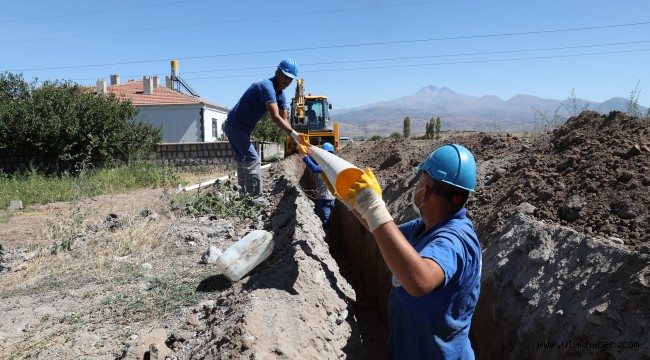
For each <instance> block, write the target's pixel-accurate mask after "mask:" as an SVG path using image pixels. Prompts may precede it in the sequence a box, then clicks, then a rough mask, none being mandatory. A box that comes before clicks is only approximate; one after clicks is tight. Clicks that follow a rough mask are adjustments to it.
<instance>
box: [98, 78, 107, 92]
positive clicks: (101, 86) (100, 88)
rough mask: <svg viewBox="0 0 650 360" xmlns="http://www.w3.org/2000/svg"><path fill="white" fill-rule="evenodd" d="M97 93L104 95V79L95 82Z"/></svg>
mask: <svg viewBox="0 0 650 360" xmlns="http://www.w3.org/2000/svg"><path fill="white" fill-rule="evenodd" d="M97 93H98V94H100V95H106V81H104V79H99V80H97Z"/></svg>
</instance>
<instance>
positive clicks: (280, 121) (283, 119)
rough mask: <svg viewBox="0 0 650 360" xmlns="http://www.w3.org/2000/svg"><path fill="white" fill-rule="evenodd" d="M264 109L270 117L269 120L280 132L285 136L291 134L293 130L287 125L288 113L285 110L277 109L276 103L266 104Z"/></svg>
mask: <svg viewBox="0 0 650 360" xmlns="http://www.w3.org/2000/svg"><path fill="white" fill-rule="evenodd" d="M266 108H267V109H268V110H269V114H270V115H271V120H273V122H274V123H275V124H276V125H277V126H278V127H279V128H280V129H282V131H284V132H285V133H286V134H287V135H291V132H292V131H293V129H292V128H291V125H290V124H289V120H288V118H289V112H288V111H287V109H282V110H280V108H278V104H277V103H271V102H267V103H266Z"/></svg>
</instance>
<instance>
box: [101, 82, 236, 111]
mask: <svg viewBox="0 0 650 360" xmlns="http://www.w3.org/2000/svg"><path fill="white" fill-rule="evenodd" d="M93 89H94V91H95V93H97V89H95V88H94V87H93ZM106 91H107V92H109V93H113V94H115V95H116V96H121V97H124V98H129V99H131V102H132V103H133V105H135V106H146V105H179V104H206V105H211V106H214V107H217V108H220V109H223V110H228V109H227V108H225V107H223V106H221V105H217V104H215V103H213V102H210V101H207V100H205V99H202V98H200V97H196V96H190V95H187V94H184V93H182V92H180V91H176V90H172V89H170V88H166V87H155V88H154V89H153V94H144V83H143V82H142V81H137V80H133V81H128V82H125V83H121V84H117V85H108V86H106Z"/></svg>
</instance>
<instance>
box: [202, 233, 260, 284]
mask: <svg viewBox="0 0 650 360" xmlns="http://www.w3.org/2000/svg"><path fill="white" fill-rule="evenodd" d="M272 252H273V234H272V233H270V232H268V231H265V230H254V231H251V232H250V233H248V234H247V235H246V236H244V237H243V238H241V239H239V241H237V242H236V243H234V244H233V245H231V246H230V247H229V248H228V249H227V250H226V251H224V252H223V254H221V256H219V258H218V259H217V261H216V262H215V264H216V265H217V268H218V269H219V271H220V272H221V273H222V274H224V275H225V276H226V277H227V278H228V279H229V280H230V281H237V280H239V279H241V278H243V277H244V276H246V274H248V273H249V272H250V271H251V270H253V269H254V268H255V267H256V266H257V265H259V264H260V263H261V262H262V261H264V260H266V258H268V257H269V255H271V253H272Z"/></svg>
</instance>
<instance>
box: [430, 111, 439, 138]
mask: <svg viewBox="0 0 650 360" xmlns="http://www.w3.org/2000/svg"><path fill="white" fill-rule="evenodd" d="M431 120H433V118H432V119H431ZM441 130H442V123H441V122H440V116H438V117H437V118H436V131H435V133H436V140H438V139H440V131H441Z"/></svg>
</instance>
